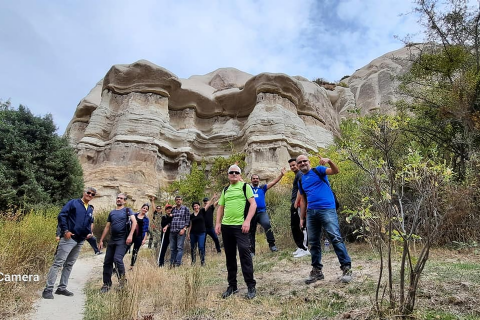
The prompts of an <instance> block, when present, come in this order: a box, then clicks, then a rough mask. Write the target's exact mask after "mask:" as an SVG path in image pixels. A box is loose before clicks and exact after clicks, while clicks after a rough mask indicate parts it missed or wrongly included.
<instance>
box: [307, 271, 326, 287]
mask: <svg viewBox="0 0 480 320" xmlns="http://www.w3.org/2000/svg"><path fill="white" fill-rule="evenodd" d="M324 278H325V277H324V276H323V272H322V269H317V268H312V271H310V276H309V277H308V278H307V280H305V284H311V283H314V282H317V281H318V280H323V279H324Z"/></svg>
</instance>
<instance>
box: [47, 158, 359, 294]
mask: <svg viewBox="0 0 480 320" xmlns="http://www.w3.org/2000/svg"><path fill="white" fill-rule="evenodd" d="M319 161H320V165H319V166H317V167H315V168H312V167H311V164H310V161H309V159H308V157H307V156H306V155H299V156H298V157H297V158H296V159H290V160H289V166H290V169H291V170H292V171H293V172H294V173H295V179H294V181H293V185H292V196H291V210H290V215H291V219H290V221H291V225H290V226H291V231H292V236H293V239H294V241H295V243H296V245H297V250H296V251H295V252H294V253H293V255H294V257H295V258H299V257H303V256H307V255H310V256H311V265H312V270H311V271H310V275H309V277H308V278H307V279H306V280H305V283H306V284H311V283H314V282H316V281H318V280H322V279H324V275H323V272H322V268H323V265H322V262H321V258H322V250H321V237H322V232H324V235H325V236H326V238H327V239H328V240H329V242H330V243H331V244H332V247H333V249H334V251H335V253H336V255H337V258H338V261H339V263H340V269H341V271H342V274H341V276H340V277H339V280H340V281H341V282H344V283H348V282H350V281H351V279H352V270H351V259H350V256H349V255H348V252H347V249H346V246H345V244H344V240H343V238H342V236H341V234H340V228H339V223H338V216H337V208H336V201H335V196H334V194H333V192H332V190H331V188H330V183H329V181H328V177H327V176H328V175H333V174H337V173H338V172H339V169H338V167H337V166H336V164H335V163H333V162H332V161H331V160H330V159H329V158H322V157H319ZM326 165H328V166H326ZM226 173H227V176H228V180H229V185H228V186H226V187H225V188H224V189H223V190H222V191H221V193H220V195H218V194H217V193H215V194H214V195H213V196H212V197H211V198H204V199H203V207H202V206H201V205H200V203H199V202H193V203H192V212H191V211H190V209H189V208H188V207H187V206H185V205H183V199H182V197H181V196H179V195H177V196H176V197H175V205H170V204H167V205H165V207H164V208H163V209H164V211H165V214H162V207H161V206H155V202H154V201H155V197H154V196H151V197H150V203H145V204H143V205H142V207H141V209H140V211H139V212H137V213H133V212H132V210H131V209H130V208H128V207H126V206H125V203H126V200H127V197H126V195H125V194H124V193H120V194H118V195H117V197H116V208H115V210H112V211H111V212H110V213H109V215H108V218H107V223H106V225H105V228H104V230H103V232H102V236H101V238H100V241H99V242H98V248H97V246H96V241H95V240H93V239H95V238H94V236H93V233H92V225H93V222H94V218H93V209H94V208H93V206H92V205H90V204H89V202H90V201H91V200H92V199H93V198H94V197H95V195H96V193H97V191H96V189H95V188H93V187H87V188H86V189H85V190H84V192H83V195H82V198H80V199H73V200H70V201H69V202H68V203H67V204H66V205H65V206H64V207H63V208H62V210H61V212H60V213H59V215H58V228H57V237H59V242H58V247H57V251H56V253H55V257H54V262H53V264H52V266H51V268H50V270H49V272H48V275H47V283H46V286H45V289H44V290H43V293H42V297H43V298H44V299H53V298H54V297H53V288H54V285H55V282H56V278H57V273H58V271H59V270H60V269H61V268H62V272H61V278H60V282H59V284H58V286H57V290H56V291H55V294H60V295H65V296H73V295H74V294H73V293H72V292H71V291H69V290H67V284H68V278H69V276H70V272H71V270H72V267H73V265H74V263H75V261H76V259H77V257H78V255H79V253H80V249H81V247H82V245H83V243H84V241H85V240H87V241H89V242H90V244H91V245H92V247H93V248H94V250H95V253H96V254H101V253H102V252H101V250H102V249H103V247H104V242H105V239H106V237H107V235H108V234H110V239H109V240H108V242H107V247H106V252H105V258H104V262H103V286H102V287H101V289H100V290H101V292H102V293H105V292H108V291H109V290H110V288H111V287H112V274H113V273H114V272H115V273H116V275H117V277H118V279H119V288H123V287H124V286H125V284H126V276H125V275H126V268H125V265H124V263H123V258H124V256H125V254H126V253H127V251H129V250H130V247H132V245H133V250H132V258H131V264H130V270H132V268H133V267H134V265H135V262H136V259H137V256H138V251H139V250H140V248H141V246H142V245H144V244H146V243H147V242H148V246H149V247H150V248H151V247H152V245H153V247H154V248H158V246H160V248H159V249H158V251H159V255H158V261H157V262H158V265H159V266H164V265H165V255H166V252H167V248H170V264H169V265H170V266H171V267H179V266H180V265H181V264H182V257H183V248H184V242H185V239H186V238H189V239H190V247H191V259H192V264H195V263H196V251H197V248H198V252H199V257H200V264H201V265H202V266H203V265H205V243H206V236H207V234H208V235H209V236H210V237H211V238H212V240H213V241H214V243H215V248H216V251H217V253H221V247H220V241H219V239H218V235H221V236H222V241H223V248H224V253H225V258H226V266H227V282H228V287H227V289H226V290H225V292H223V294H222V297H223V298H227V297H229V296H231V295H232V294H234V293H236V292H237V291H238V286H237V269H238V266H237V251H238V255H239V258H240V266H241V269H242V273H243V278H244V281H245V283H246V285H247V288H248V290H247V295H246V298H247V299H253V298H254V297H255V296H256V281H255V278H254V267H253V257H254V256H255V233H256V229H257V225H258V224H260V225H261V226H262V227H263V229H264V230H265V235H266V238H267V242H268V245H269V248H270V251H272V252H277V251H278V248H277V246H276V245H275V237H274V233H273V230H272V227H271V224H270V217H269V216H268V214H267V208H266V202H265V194H266V192H267V191H268V190H269V189H270V188H271V187H273V186H274V185H275V184H277V183H278V182H279V181H280V180H281V179H282V177H283V175H284V174H285V169H284V168H283V169H282V170H281V172H280V175H279V176H278V177H276V178H275V179H274V180H273V181H271V182H269V183H267V184H263V185H261V184H260V177H259V176H258V175H257V174H253V175H252V176H251V184H248V183H245V182H244V181H243V179H242V177H241V174H242V170H241V169H240V167H239V166H238V165H237V164H234V165H231V166H230V167H229V168H228V170H227V172H226ZM215 206H216V207H217V213H216V221H215V224H214V221H213V213H214V209H215ZM150 207H152V208H155V210H154V211H153V215H152V221H151V222H150V219H149V218H148V212H149V209H150ZM149 234H150V239H148V235H149ZM57 239H58V238H57ZM309 247H310V249H309Z"/></svg>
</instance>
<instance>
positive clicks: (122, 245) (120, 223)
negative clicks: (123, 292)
mask: <svg viewBox="0 0 480 320" xmlns="http://www.w3.org/2000/svg"><path fill="white" fill-rule="evenodd" d="M126 200H127V196H126V195H125V194H124V193H119V194H118V195H117V199H116V205H117V208H116V209H115V210H112V211H111V212H110V214H109V215H108V218H107V224H106V225H105V228H104V229H103V233H102V237H101V238H100V243H99V248H100V249H102V247H103V240H104V239H105V237H106V236H107V233H108V231H109V230H110V229H111V230H112V234H111V236H110V241H108V246H107V252H106V253H105V260H104V261H103V286H102V288H101V289H100V291H101V292H102V293H105V292H107V291H108V290H110V288H111V287H112V273H113V264H114V263H115V266H116V270H117V276H118V279H119V283H120V288H123V287H124V286H125V283H126V279H125V265H124V264H123V257H124V256H125V253H126V252H127V246H128V245H130V244H131V243H132V240H133V232H134V231H135V228H136V227H137V220H136V219H135V216H134V214H133V212H132V210H130V208H127V207H125V202H126ZM128 219H130V221H131V225H132V227H131V229H130V232H128V228H127V221H128Z"/></svg>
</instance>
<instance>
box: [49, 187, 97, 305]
mask: <svg viewBox="0 0 480 320" xmlns="http://www.w3.org/2000/svg"><path fill="white" fill-rule="evenodd" d="M96 192H97V190H95V188H92V187H88V188H86V189H85V191H84V192H83V196H82V198H81V199H74V200H70V201H68V202H67V204H66V205H65V206H64V207H63V208H62V211H60V213H59V214H58V228H59V229H60V241H59V243H58V248H57V253H56V254H55V260H54V261H53V265H52V266H51V267H50V270H49V271H48V275H47V285H46V286H45V289H44V290H43V293H42V297H43V298H44V299H53V294H52V291H53V286H54V285H55V281H56V280H57V273H58V270H59V269H60V268H62V267H63V269H62V277H61V278H60V284H59V285H58V287H57V291H55V294H61V295H64V296H67V297H70V296H73V292H70V291H68V290H67V285H68V278H69V277H70V272H71V271H72V267H73V265H74V264H75V261H77V258H78V254H79V253H80V249H81V248H82V246H83V242H84V240H85V239H87V238H91V237H93V234H92V229H91V226H92V223H93V206H91V205H89V204H88V203H89V202H90V200H92V199H93V197H95V194H96Z"/></svg>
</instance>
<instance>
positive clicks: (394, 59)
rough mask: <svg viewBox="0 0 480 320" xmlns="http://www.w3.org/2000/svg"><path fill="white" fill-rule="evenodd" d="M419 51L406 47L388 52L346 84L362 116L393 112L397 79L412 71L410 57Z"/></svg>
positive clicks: (355, 74) (358, 72)
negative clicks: (410, 69) (371, 113)
mask: <svg viewBox="0 0 480 320" xmlns="http://www.w3.org/2000/svg"><path fill="white" fill-rule="evenodd" d="M417 52H418V51H417V50H416V49H415V47H404V48H401V49H399V50H396V51H392V52H389V53H387V54H384V55H383V56H381V57H379V58H377V59H375V60H373V61H372V62H370V63H369V64H368V65H366V66H365V67H363V68H361V69H359V70H357V71H355V73H354V74H353V75H352V76H350V77H349V78H346V79H344V80H343V81H344V82H345V83H347V84H348V87H349V89H350V91H351V92H352V93H353V95H354V96H355V101H356V106H357V108H358V109H359V110H360V114H362V115H365V114H367V113H369V112H376V111H382V112H394V108H393V107H392V103H394V102H395V101H397V100H398V98H399V95H398V94H397V93H396V89H397V87H398V84H399V80H398V76H400V75H402V74H404V73H405V72H406V71H408V70H409V68H410V65H411V62H409V61H410V60H411V57H412V56H413V55H415V54H416V53H417Z"/></svg>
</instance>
